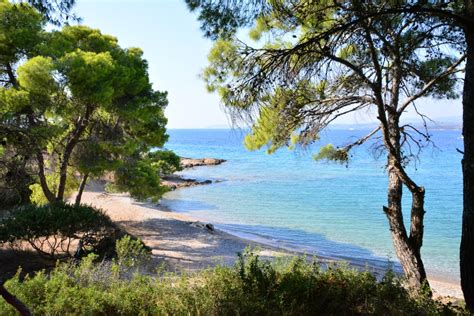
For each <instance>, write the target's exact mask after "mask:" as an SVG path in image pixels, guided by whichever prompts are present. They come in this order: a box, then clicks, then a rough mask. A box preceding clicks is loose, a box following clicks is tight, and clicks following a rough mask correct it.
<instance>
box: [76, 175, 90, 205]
mask: <svg viewBox="0 0 474 316" xmlns="http://www.w3.org/2000/svg"><path fill="white" fill-rule="evenodd" d="M88 178H89V174H88V173H86V174H85V175H84V177H82V181H81V184H80V185H79V191H78V192H77V195H76V206H79V205H81V198H82V192H84V188H85V187H86V184H87V179H88Z"/></svg>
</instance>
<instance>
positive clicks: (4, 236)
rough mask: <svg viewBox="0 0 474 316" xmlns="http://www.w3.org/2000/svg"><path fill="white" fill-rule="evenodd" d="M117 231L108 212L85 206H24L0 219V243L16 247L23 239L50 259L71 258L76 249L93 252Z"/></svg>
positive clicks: (23, 241) (58, 204) (20, 244)
mask: <svg viewBox="0 0 474 316" xmlns="http://www.w3.org/2000/svg"><path fill="white" fill-rule="evenodd" d="M116 233H117V228H116V226H115V225H114V224H113V223H112V221H111V220H110V218H109V217H108V216H107V215H105V214H104V213H103V212H102V211H100V210H96V209H94V208H92V207H90V206H84V205H81V206H73V205H69V204H63V203H57V204H49V205H44V206H35V205H26V206H22V207H19V208H17V209H15V210H13V211H12V212H11V216H9V217H7V218H5V219H3V220H1V221H0V243H7V244H9V245H10V246H11V247H13V248H15V247H21V246H22V244H23V243H25V242H26V243H28V244H29V245H30V246H31V247H32V248H34V249H35V250H36V251H38V252H39V253H40V254H42V255H45V256H47V257H50V258H53V259H60V258H67V257H71V256H73V255H74V254H75V253H76V251H77V250H78V249H79V248H80V250H81V251H83V252H84V253H87V252H90V251H94V250H96V249H98V248H100V247H102V246H103V244H104V243H105V242H106V241H107V238H110V237H111V236H114V235H115V234H116ZM78 247H79V248H78Z"/></svg>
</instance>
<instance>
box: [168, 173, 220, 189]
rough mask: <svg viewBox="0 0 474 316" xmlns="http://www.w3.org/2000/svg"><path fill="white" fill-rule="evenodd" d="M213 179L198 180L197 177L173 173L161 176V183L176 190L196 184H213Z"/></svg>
mask: <svg viewBox="0 0 474 316" xmlns="http://www.w3.org/2000/svg"><path fill="white" fill-rule="evenodd" d="M211 183H212V181H211V180H204V181H198V180H196V179H187V178H183V177H181V176H179V175H176V174H172V175H169V176H163V177H162V178H161V184H162V185H164V186H167V187H168V188H170V189H171V190H176V189H180V188H187V187H193V186H196V185H204V184H211Z"/></svg>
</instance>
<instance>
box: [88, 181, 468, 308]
mask: <svg viewBox="0 0 474 316" xmlns="http://www.w3.org/2000/svg"><path fill="white" fill-rule="evenodd" d="M83 203H84V204H89V205H93V206H95V207H98V208H101V209H103V210H104V211H105V212H106V213H107V214H108V215H109V216H110V217H111V219H112V220H113V221H115V222H117V223H118V224H119V225H120V226H122V227H123V228H124V229H125V230H126V231H127V232H129V233H131V234H133V235H135V236H136V237H139V238H140V239H142V240H143V242H144V243H145V244H146V245H147V246H149V247H150V248H151V249H152V255H153V260H154V263H156V264H157V265H165V266H166V268H167V269H168V270H170V271H182V270H187V271H196V270H200V269H205V268H208V267H213V266H216V265H218V264H224V265H233V264H234V263H235V261H236V259H237V253H238V252H242V251H243V250H244V249H245V248H247V247H248V246H251V247H252V248H257V249H259V250H260V256H261V257H262V258H264V259H274V258H285V257H287V258H288V257H292V256H295V255H304V254H305V253H304V252H300V251H295V250H289V249H285V248H284V247H278V245H270V244H266V243H264V242H262V241H258V240H257V241H256V240H252V239H249V238H243V237H241V236H238V235H236V234H232V233H230V232H227V231H225V230H221V229H219V228H218V229H215V230H213V231H210V230H208V229H205V228H203V227H202V228H201V227H196V225H192V224H193V223H196V222H200V221H199V220H198V219H196V218H193V217H191V216H189V215H186V214H182V213H180V212H176V211H174V210H172V209H170V208H168V207H166V208H165V207H163V206H162V205H156V204H153V203H150V202H138V201H136V200H134V199H132V198H130V196H128V194H115V193H114V194H111V193H106V192H104V191H102V190H97V188H96V189H95V190H94V189H93V190H86V191H85V192H84V195H83ZM200 223H202V224H204V225H205V224H207V223H204V222H200ZM210 224H213V223H210ZM201 226H202V225H201ZM316 256H317V259H318V261H320V262H321V263H322V264H323V265H324V264H328V263H330V262H347V263H348V264H349V266H350V267H353V268H356V269H359V270H366V268H368V269H369V271H370V272H371V273H374V274H375V275H376V276H380V275H382V274H383V272H384V271H385V269H381V268H380V267H376V266H371V265H369V264H367V263H366V262H359V261H357V260H341V259H339V258H330V257H323V256H318V255H316ZM428 279H429V282H430V284H431V286H432V288H433V290H434V292H435V295H436V296H451V297H454V298H456V299H460V298H462V297H463V296H462V291H461V288H460V285H459V284H457V283H456V282H453V281H451V280H446V279H443V278H440V277H429V278H428Z"/></svg>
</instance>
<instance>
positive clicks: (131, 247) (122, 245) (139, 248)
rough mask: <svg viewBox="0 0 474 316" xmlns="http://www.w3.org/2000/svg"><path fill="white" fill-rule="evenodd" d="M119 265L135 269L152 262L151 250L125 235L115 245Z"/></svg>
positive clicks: (137, 240)
mask: <svg viewBox="0 0 474 316" xmlns="http://www.w3.org/2000/svg"><path fill="white" fill-rule="evenodd" d="M115 252H116V254H117V263H118V265H119V266H121V267H124V268H133V267H138V266H141V265H143V264H145V263H146V262H147V261H149V260H150V252H151V251H150V249H149V248H148V247H146V246H145V244H144V243H143V242H142V241H141V240H140V239H136V238H133V237H131V236H130V235H125V236H124V237H122V238H121V239H119V240H117V242H116V243H115Z"/></svg>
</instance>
